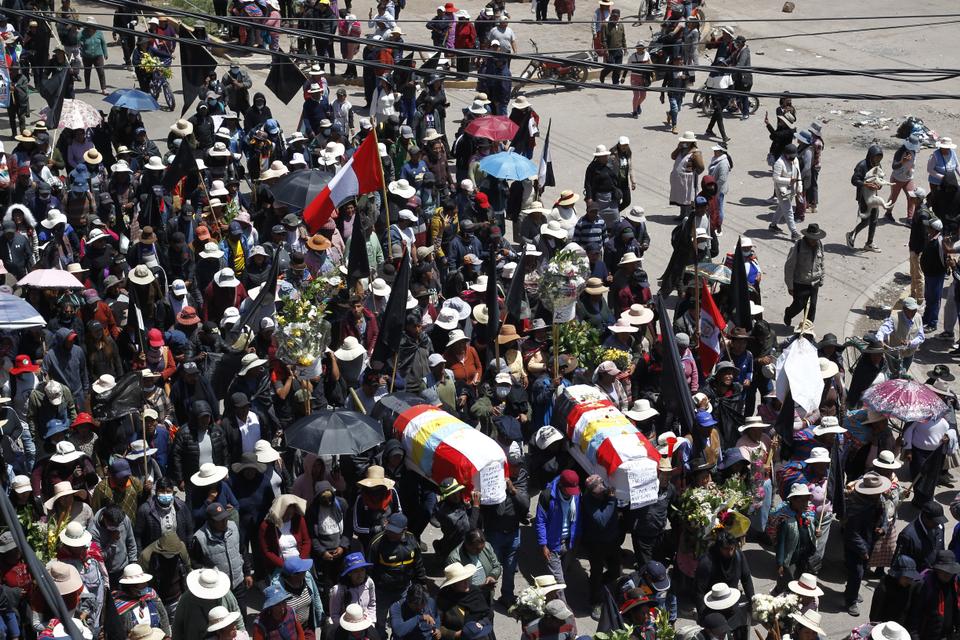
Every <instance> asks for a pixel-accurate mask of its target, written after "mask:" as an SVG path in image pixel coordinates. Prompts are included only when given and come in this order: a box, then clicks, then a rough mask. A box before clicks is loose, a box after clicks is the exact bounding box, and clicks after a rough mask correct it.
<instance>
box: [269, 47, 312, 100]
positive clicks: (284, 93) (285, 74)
mask: <svg viewBox="0 0 960 640" xmlns="http://www.w3.org/2000/svg"><path fill="white" fill-rule="evenodd" d="M306 81H307V77H306V76H305V75H303V71H301V70H300V67H298V66H297V65H296V63H294V62H293V60H291V59H290V58H289V57H288V56H282V55H280V54H277V53H275V54H273V64H271V65H270V73H269V74H267V81H266V82H265V83H264V84H266V85H267V89H270V91H272V92H273V95H275V96H277V97H278V98H280V100H282V101H283V104H290V101H291V100H293V99H294V97H296V95H297V94H298V93H300V89H301V88H303V83H304V82H306Z"/></svg>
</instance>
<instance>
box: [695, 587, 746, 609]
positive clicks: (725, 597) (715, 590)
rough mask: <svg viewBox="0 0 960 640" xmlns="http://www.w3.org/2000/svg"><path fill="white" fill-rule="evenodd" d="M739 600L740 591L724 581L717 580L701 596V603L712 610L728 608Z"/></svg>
mask: <svg viewBox="0 0 960 640" xmlns="http://www.w3.org/2000/svg"><path fill="white" fill-rule="evenodd" d="M739 600H740V591H739V590H738V589H733V588H732V587H730V585H728V584H727V583H725V582H718V583H717V584H715V585H713V586H712V587H711V588H710V591H709V592H708V593H707V594H706V595H705V596H703V604H704V605H705V606H706V607H707V608H708V609H712V610H714V611H723V610H724V609H729V608H730V607H732V606H733V605H735V604H736V603H737V601H739Z"/></svg>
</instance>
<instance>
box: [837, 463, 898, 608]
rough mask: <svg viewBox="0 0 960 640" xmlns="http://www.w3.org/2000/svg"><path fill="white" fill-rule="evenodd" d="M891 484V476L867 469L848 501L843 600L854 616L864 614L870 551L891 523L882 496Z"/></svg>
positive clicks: (844, 546)
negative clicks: (863, 593) (861, 603)
mask: <svg viewBox="0 0 960 640" xmlns="http://www.w3.org/2000/svg"><path fill="white" fill-rule="evenodd" d="M889 488H890V479H889V478H884V477H883V476H880V475H877V474H876V473H872V472H871V473H867V474H865V475H864V476H863V477H862V478H860V480H858V481H857V483H856V484H855V485H854V491H853V493H852V494H851V496H850V499H849V500H848V502H847V507H846V513H847V522H846V526H845V527H844V528H843V555H844V562H845V563H846V565H847V585H846V587H845V588H844V591H843V600H844V608H845V609H846V611H847V613H849V614H850V615H851V616H854V617H856V616H859V615H860V607H859V604H858V603H859V601H860V585H861V584H862V583H863V573H864V571H865V570H866V567H867V563H868V562H869V561H870V552H871V550H872V549H873V544H874V542H876V540H877V539H878V538H879V537H880V536H881V535H882V534H883V532H884V531H885V528H886V526H887V522H886V519H885V512H884V509H883V505H882V503H881V502H880V496H881V494H883V493H884V492H885V491H886V490H887V489H889Z"/></svg>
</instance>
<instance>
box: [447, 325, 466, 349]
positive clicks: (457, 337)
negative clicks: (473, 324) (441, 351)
mask: <svg viewBox="0 0 960 640" xmlns="http://www.w3.org/2000/svg"><path fill="white" fill-rule="evenodd" d="M458 342H470V338H468V337H467V336H466V335H465V334H464V333H463V330H462V329H454V330H453V331H451V332H450V337H449V338H448V339H447V348H449V347H452V346H453V345H455V344H457V343H458Z"/></svg>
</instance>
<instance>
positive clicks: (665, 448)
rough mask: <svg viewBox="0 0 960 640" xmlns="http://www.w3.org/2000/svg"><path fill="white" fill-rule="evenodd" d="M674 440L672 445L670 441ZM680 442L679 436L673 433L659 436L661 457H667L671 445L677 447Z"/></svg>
mask: <svg viewBox="0 0 960 640" xmlns="http://www.w3.org/2000/svg"><path fill="white" fill-rule="evenodd" d="M671 440H673V442H672V443H671V442H670V441H671ZM677 442H678V438H677V434H676V433H674V432H673V431H664V432H663V433H661V434H660V435H659V436H657V451H659V452H660V455H662V456H665V455H667V454H668V453H670V445H671V444H673V445H674V446H676V444H677Z"/></svg>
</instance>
